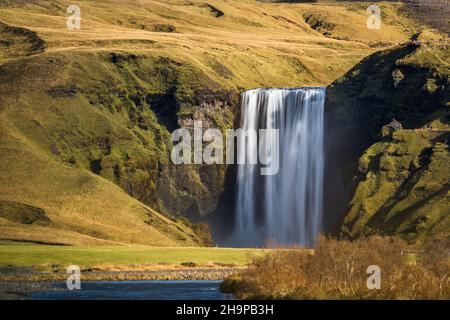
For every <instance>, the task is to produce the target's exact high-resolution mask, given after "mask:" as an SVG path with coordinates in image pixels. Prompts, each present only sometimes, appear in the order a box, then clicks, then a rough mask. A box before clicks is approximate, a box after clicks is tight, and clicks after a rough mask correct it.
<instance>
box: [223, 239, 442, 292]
mask: <svg viewBox="0 0 450 320" xmlns="http://www.w3.org/2000/svg"><path fill="white" fill-rule="evenodd" d="M405 249H407V246H406V244H405V242H403V241H402V240H399V239H396V238H383V237H372V238H368V239H359V240H357V241H354V242H350V241H343V240H341V241H338V240H333V239H326V238H324V237H321V238H320V239H319V241H318V244H317V247H316V248H315V250H314V254H311V253H309V252H305V251H304V250H299V249H295V248H294V249H280V250H275V251H272V252H270V253H268V254H267V255H265V256H264V257H263V258H261V259H256V260H255V261H254V262H253V264H252V265H251V267H250V268H249V269H248V270H245V271H243V272H242V273H241V274H240V275H239V276H235V277H231V278H230V279H228V280H226V281H225V282H224V284H223V285H222V289H223V290H224V291H228V292H233V293H235V294H237V296H238V297H239V298H250V299H251V298H264V299H268V298H271V299H280V298H285V299H286V298H287V299H449V298H450V278H449V275H450V260H449V244H448V241H447V242H446V243H445V242H435V243H432V244H431V245H429V246H428V247H426V248H425V249H424V252H423V253H420V254H419V255H418V258H417V259H411V255H410V254H407V251H405ZM370 265H377V266H379V267H380V270H381V289H373V290H369V289H368V288H367V279H368V277H369V274H367V268H368V267H369V266H370Z"/></svg>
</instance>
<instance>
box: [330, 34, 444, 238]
mask: <svg viewBox="0 0 450 320" xmlns="http://www.w3.org/2000/svg"><path fill="white" fill-rule="evenodd" d="M446 55H447V56H448V45H445V43H443V42H441V41H439V40H436V41H428V42H427V43H426V44H424V43H423V42H422V44H420V43H417V42H415V43H411V44H405V45H403V46H400V47H397V48H394V49H389V50H386V51H383V52H379V53H375V54H374V55H372V56H370V57H368V58H366V59H364V60H363V61H362V62H361V63H360V64H358V65H357V66H355V67H354V68H353V69H352V70H350V71H349V73H348V74H347V75H345V76H344V77H342V78H341V79H339V80H337V81H336V82H335V83H334V84H333V85H332V86H331V87H330V88H329V90H328V102H327V109H328V113H327V134H328V137H329V139H328V148H327V156H328V161H327V172H328V176H329V177H330V179H329V180H328V183H329V184H330V185H329V187H327V190H326V198H327V199H328V200H330V201H329V202H328V203H333V204H332V205H328V208H326V209H327V210H326V214H328V215H329V216H330V220H331V221H333V222H335V223H336V222H338V221H339V219H343V225H342V229H340V230H339V229H334V230H333V231H334V232H336V233H338V232H342V233H343V234H344V235H346V236H348V237H357V236H361V235H369V234H374V233H381V234H388V235H390V234H398V235H401V236H403V237H405V238H407V239H409V240H411V241H416V240H426V239H428V238H439V237H448V236H449V234H448V230H450V220H449V217H448V206H449V198H448V190H449V189H448V188H449V181H448V177H449V176H450V167H449V166H448V159H449V144H448V136H449V132H450V110H449V74H450V72H449V68H448V66H447V65H446V64H443V63H442V60H441V57H445V56H446ZM430 84H431V85H430ZM392 119H396V120H394V121H392ZM339 186H342V187H343V189H344V190H345V191H341V192H340V193H338V194H337V193H336V191H335V188H336V187H338V188H339ZM326 206H327V205H326ZM338 217H340V218H338ZM337 225H340V223H337Z"/></svg>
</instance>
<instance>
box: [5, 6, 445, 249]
mask: <svg viewBox="0 0 450 320" xmlns="http://www.w3.org/2000/svg"><path fill="white" fill-rule="evenodd" d="M77 3H78V5H79V6H80V8H81V17H82V20H81V30H72V31H69V30H67V28H66V19H67V14H66V9H67V7H68V6H69V5H70V4H72V3H71V2H70V1H60V0H58V1H56V0H55V1H40V0H30V1H19V0H8V1H2V2H1V3H0V36H1V39H2V40H1V41H0V84H1V85H0V124H1V125H0V130H1V134H0V141H1V142H0V151H1V154H2V155H1V156H0V167H1V172H2V174H1V175H0V185H1V191H2V192H1V193H0V201H1V202H0V239H3V240H17V241H28V242H42V243H52V244H55V243H58V244H114V243H116V244H118V243H139V244H147V245H158V246H175V245H201V244H210V243H211V240H210V238H209V234H208V231H207V228H206V227H205V226H204V225H193V224H191V223H189V222H187V220H186V219H184V218H183V217H189V218H193V219H194V220H198V219H201V218H202V217H204V216H207V215H214V213H215V212H216V211H217V210H218V207H219V206H220V204H221V202H220V201H223V200H221V197H222V196H223V194H224V192H225V191H226V189H227V188H231V187H232V185H227V182H226V181H227V174H228V172H227V168H226V167H225V166H224V165H216V166H209V165H204V166H203V165H197V166H194V165H192V166H175V165H173V164H172V163H171V161H170V150H171V147H172V142H171V141H170V132H171V131H172V130H173V129H174V128H176V127H178V126H180V125H183V126H188V127H189V126H190V125H192V123H193V121H194V120H203V121H204V123H206V124H207V125H208V126H214V127H219V128H220V129H222V130H224V129H226V128H231V127H233V126H234V124H235V123H236V120H237V116H238V112H237V108H238V99H239V93H240V92H241V91H242V90H244V89H247V88H253V87H285V86H316V85H321V86H326V85H329V84H331V83H333V82H334V81H335V80H336V79H338V78H340V77H341V76H343V75H344V74H347V76H348V75H349V73H348V72H349V70H352V67H354V66H355V65H356V64H357V63H358V62H360V61H361V60H362V59H364V58H365V57H367V56H370V55H372V54H374V53H376V52H378V51H380V50H384V49H389V48H392V47H394V46H397V45H399V44H401V43H404V42H406V41H408V40H409V39H410V38H411V36H413V35H414V34H416V32H417V31H418V30H420V28H421V26H420V25H419V24H418V23H417V22H412V21H411V20H408V19H407V18H406V17H405V16H403V14H402V5H401V4H399V3H380V6H381V7H382V10H383V28H382V29H381V30H369V29H368V28H367V26H366V20H367V12H366V8H367V4H366V3H344V2H330V3H328V2H319V3H313V4H293V3H265V2H261V1H256V0H247V1H244V0H230V1H218V0H217V1H216V0H214V1H208V2H204V1H197V0H194V1H184V0H176V1H151V0H140V1H132V0H130V1H120V0H107V1H86V0H84V1H78V2H77ZM433 41H434V40H433ZM436 41H437V40H436ZM425 48H426V47H425ZM393 50H395V49H393ZM424 50H425V51H424V52H426V50H427V49H424ZM445 50H447V51H445ZM445 50H444V52H447V53H448V49H445ZM424 54H425V56H426V58H424V59H422V60H421V61H423V63H425V64H427V63H428V62H427V60H426V59H428V58H427V57H429V56H430V57H434V56H432V55H428V53H424ZM433 59H434V58H433ZM436 59H438V60H439V61H438V62H437V64H438V65H444V66H445V65H446V64H445V61H446V57H445V56H442V55H438V56H437V58H436ZM447 60H448V59H447ZM404 62H405V63H407V59H406V57H405V60H404ZM432 63H436V61H435V60H433V61H432ZM405 68H406V69H407V67H405ZM351 72H353V71H351ZM407 79H408V78H407ZM358 81H359V79H358ZM347 83H353V84H354V83H355V82H352V81H351V80H349V82H347ZM335 84H336V83H335ZM433 86H439V84H436V83H435V84H433V83H432V82H430V88H431V89H430V90H433V89H432V88H433ZM368 88H369V87H368ZM375 88H376V87H374V88H372V89H373V90H375ZM368 90H370V89H368ZM345 92H347V93H348V92H350V91H348V90H346V91H345ZM380 94H382V93H380ZM341 101H342V100H341ZM339 110H343V109H339ZM337 112H338V111H337ZM343 112H348V111H343ZM436 112H437V111H436ZM420 115H422V114H420ZM389 117H390V114H389V116H386V119H387V118H389ZM386 119H384V118H383V119H380V121H378V120H377V121H371V122H370V123H373V125H374V130H375V128H376V127H379V126H381V125H384V124H386V123H387V122H385V120H386ZM411 119H412V120H413V119H415V118H411ZM412 120H411V121H412ZM434 120H435V119H434ZM434 120H433V121H434ZM378 129H379V128H376V130H378ZM427 139H428V138H427ZM430 139H431V138H430ZM368 141H369V140H368ZM370 141H371V142H375V141H374V140H373V139H372V140H370ZM427 141H428V142H426V143H425V142H424V144H425V145H426V146H425V145H424V148H430V147H432V146H435V145H436V144H437V142H434V140H433V141H430V140H427ZM427 143H428V144H427ZM368 146H369V145H366V147H368ZM439 148H440V147H439ZM439 150H440V149H439ZM418 152H419V153H420V151H418ZM436 152H437V151H436ZM408 161H409V160H408ZM411 161H412V160H411ZM439 161H441V160H439ZM439 183H441V182H439ZM442 183H443V182H442ZM224 208H225V209H224V210H225V211H226V212H227V214H228V215H230V214H232V213H231V212H229V211H230V210H231V209H230V208H226V206H225V207H224ZM349 217H351V214H350V215H349ZM348 219H351V218H348ZM378 225H380V224H377V226H378Z"/></svg>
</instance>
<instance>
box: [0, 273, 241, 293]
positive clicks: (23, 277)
mask: <svg viewBox="0 0 450 320" xmlns="http://www.w3.org/2000/svg"><path fill="white" fill-rule="evenodd" d="M244 269H245V267H237V268H183V269H167V270H145V271H88V272H82V273H81V282H82V283H93V282H99V281H107V282H111V283H112V282H127V281H158V280H159V281H175V280H181V281H192V280H195V281H199V280H200V281H221V280H224V279H226V278H228V277H230V276H233V275H234V274H237V273H238V272H240V271H243V270H244ZM67 277H68V275H67V274H65V273H63V272H38V271H36V270H35V269H33V268H17V267H16V268H14V267H9V271H8V272H5V268H0V300H9V299H12V300H17V299H27V298H28V297H29V296H30V294H32V293H36V292H53V291H64V290H66V289H65V283H66V279H67Z"/></svg>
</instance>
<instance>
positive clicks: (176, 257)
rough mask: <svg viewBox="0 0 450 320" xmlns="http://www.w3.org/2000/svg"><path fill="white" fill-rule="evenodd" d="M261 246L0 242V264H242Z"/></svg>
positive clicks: (88, 265) (260, 250)
mask: <svg viewBox="0 0 450 320" xmlns="http://www.w3.org/2000/svg"><path fill="white" fill-rule="evenodd" d="M263 253H264V250H263V249H237V248H194V247H191V248H188V247H186V248H180V247H147V246H39V245H0V265H2V266H5V265H13V266H48V265H63V266H67V265H71V264H75V265H79V266H80V267H90V266H101V265H122V264H140V265H143V264H172V265H174V264H181V263H185V262H193V263H195V264H197V265H199V266H202V265H207V264H212V263H214V264H233V265H245V264H248V263H249V262H251V261H252V259H253V257H255V255H259V256H260V255H261V254H263Z"/></svg>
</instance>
